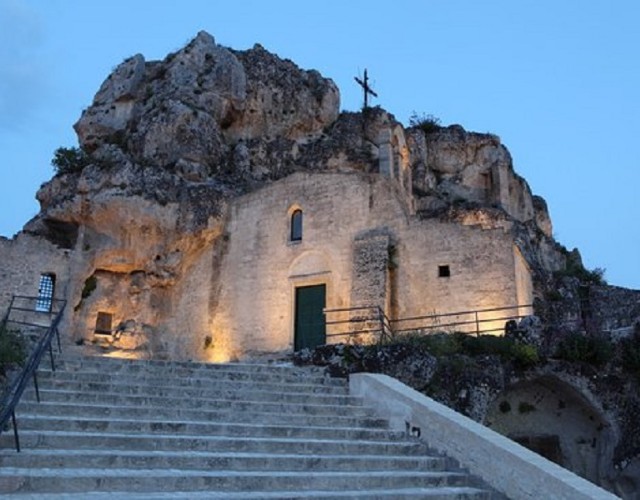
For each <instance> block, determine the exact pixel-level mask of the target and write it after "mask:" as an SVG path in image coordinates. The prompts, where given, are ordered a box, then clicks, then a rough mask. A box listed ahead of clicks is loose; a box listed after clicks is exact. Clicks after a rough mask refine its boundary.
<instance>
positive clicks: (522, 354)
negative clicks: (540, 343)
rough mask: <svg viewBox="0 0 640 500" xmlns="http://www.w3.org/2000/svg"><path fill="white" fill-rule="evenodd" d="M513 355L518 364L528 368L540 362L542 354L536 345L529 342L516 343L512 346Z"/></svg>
mask: <svg viewBox="0 0 640 500" xmlns="http://www.w3.org/2000/svg"><path fill="white" fill-rule="evenodd" d="M511 356H512V359H513V362H514V363H515V364H516V366H518V367H520V368H522V369H527V368H532V367H534V366H535V365H537V364H538V363H540V355H539V354H538V349H537V348H536V346H533V345H529V344H514V345H513V347H512V348H511Z"/></svg>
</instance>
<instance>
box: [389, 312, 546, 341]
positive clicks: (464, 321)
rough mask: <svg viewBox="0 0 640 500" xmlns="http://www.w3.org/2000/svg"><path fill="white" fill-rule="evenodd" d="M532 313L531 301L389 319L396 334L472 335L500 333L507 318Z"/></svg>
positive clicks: (517, 318)
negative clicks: (457, 333) (523, 303)
mask: <svg viewBox="0 0 640 500" xmlns="http://www.w3.org/2000/svg"><path fill="white" fill-rule="evenodd" d="M531 314H533V305H532V304H526V305H517V306H505V307H492V308H487V309H475V310H471V311H457V312H451V313H443V314H436V313H433V314H428V315H424V316H412V317H406V318H398V319H394V320H391V324H392V326H393V331H394V333H395V334H403V333H412V332H415V333H427V334H428V333H433V332H436V331H438V332H462V333H468V334H475V335H486V334H493V335H496V334H500V333H504V332H505V328H506V325H507V323H508V322H510V321H518V320H521V319H522V318H524V317H526V316H530V315H531Z"/></svg>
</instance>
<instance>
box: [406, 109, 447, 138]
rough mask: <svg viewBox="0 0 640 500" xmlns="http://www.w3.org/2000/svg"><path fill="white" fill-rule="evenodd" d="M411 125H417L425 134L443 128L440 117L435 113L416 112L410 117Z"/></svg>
mask: <svg viewBox="0 0 640 500" xmlns="http://www.w3.org/2000/svg"><path fill="white" fill-rule="evenodd" d="M409 126H410V127H417V128H419V129H420V130H422V131H423V132H424V133H425V134H432V133H433V132H437V131H438V130H440V129H441V128H442V125H440V118H437V117H435V116H433V115H425V114H422V115H418V114H417V113H416V112H414V113H413V114H412V115H411V116H410V117H409Z"/></svg>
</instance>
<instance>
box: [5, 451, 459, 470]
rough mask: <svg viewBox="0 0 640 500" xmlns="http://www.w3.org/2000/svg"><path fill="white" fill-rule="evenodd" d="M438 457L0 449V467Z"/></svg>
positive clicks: (272, 464)
mask: <svg viewBox="0 0 640 500" xmlns="http://www.w3.org/2000/svg"><path fill="white" fill-rule="evenodd" d="M448 465H449V463H448V460H447V459H446V458H444V457H439V456H430V455H419V456H403V455H389V456H384V455H348V454H343V455H329V454H317V455H300V454H285V453H279V454H269V453H249V452H247V453H222V452H210V453H207V452H194V451H162V452H159V451H139V450H48V449H25V450H23V451H22V452H20V453H16V451H15V450H0V467H4V466H11V467H19V468H24V467H46V468H82V467H90V468H103V467H115V468H120V469H124V468H132V469H208V470H242V471H250V470H253V471H258V470H263V471H266V470H273V471H287V470H289V471H310V470H313V471H358V470H369V471H393V470H403V469H410V470H423V471H427V470H428V471H439V470H445V468H446V467H447V466H448Z"/></svg>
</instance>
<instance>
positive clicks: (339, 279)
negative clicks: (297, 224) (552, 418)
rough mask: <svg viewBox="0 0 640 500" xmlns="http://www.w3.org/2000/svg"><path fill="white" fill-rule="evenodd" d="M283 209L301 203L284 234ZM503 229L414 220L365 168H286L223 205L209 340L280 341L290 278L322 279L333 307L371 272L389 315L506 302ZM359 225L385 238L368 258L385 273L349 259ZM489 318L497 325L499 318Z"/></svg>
mask: <svg viewBox="0 0 640 500" xmlns="http://www.w3.org/2000/svg"><path fill="white" fill-rule="evenodd" d="M293 209H301V210H302V212H303V234H302V239H301V240H300V241H290V238H291V228H290V220H291V214H292V211H293ZM503 226H504V224H503ZM508 229H509V227H508V226H506V227H497V228H487V227H486V224H485V226H484V227H481V226H480V225H474V224H468V225H464V224H461V223H460V222H454V221H451V222H448V221H442V220H439V219H428V220H421V219H419V218H418V217H416V216H415V215H412V214H411V211H410V207H408V206H407V205H406V197H405V196H403V194H402V192H400V191H399V190H398V185H397V183H396V182H395V181H393V180H388V179H385V178H383V177H380V176H377V175H367V174H359V173H344V174H342V173H316V174H311V173H296V174H293V175H291V176H289V177H287V178H286V179H283V180H280V181H277V182H275V183H273V184H271V185H270V186H267V187H264V188H262V189H260V190H258V191H256V192H253V193H250V194H247V195H245V196H243V197H241V198H239V199H238V200H236V201H235V202H234V204H233V205H232V208H231V213H230V219H229V223H228V226H227V231H226V234H227V235H228V251H227V252H226V254H225V257H224V259H223V262H222V265H221V276H220V281H219V283H220V286H221V290H220V295H219V300H218V302H217V305H216V308H215V309H212V311H211V314H212V320H211V332H212V333H211V335H212V338H213V345H214V349H213V351H215V350H216V346H220V351H224V352H226V353H227V356H228V357H231V358H233V357H241V356H242V355H244V354H246V353H249V352H252V351H280V350H290V349H292V347H293V317H294V316H293V315H294V292H295V288H296V287H297V286H306V285H313V284H325V285H326V286H327V307H328V308H341V307H351V306H357V305H363V304H361V303H356V302H359V301H360V300H361V299H359V297H365V296H366V294H362V293H359V292H358V293H356V292H357V291H358V287H359V286H360V285H362V283H377V285H376V286H378V285H379V288H378V289H380V290H387V292H388V294H390V295H392V297H385V298H384V300H381V302H383V303H381V304H379V305H381V306H382V307H385V308H386V310H387V312H388V313H390V312H391V311H393V312H394V314H395V313H397V315H398V316H401V317H406V316H411V315H419V314H428V313H431V312H436V313H440V314H442V313H447V312H453V311H461V310H475V309H484V308H493V307H504V306H513V305H516V304H517V303H518V300H519V299H521V298H522V297H523V296H526V293H525V292H526V290H527V287H526V283H527V279H526V278H527V273H528V271H527V269H526V266H525V265H520V267H519V268H518V269H516V263H515V261H516V260H517V259H516V258H514V250H513V239H512V237H511V234H510V232H509V230H508ZM367 233H372V234H378V233H379V234H384V235H385V238H387V241H389V250H388V252H384V255H383V256H381V255H382V254H381V253H380V252H378V249H377V247H376V249H375V252H373V250H372V251H371V255H372V256H371V259H373V260H375V259H382V258H383V257H384V267H385V268H387V267H388V268H391V267H393V269H392V273H393V279H392V280H391V278H390V276H391V274H385V272H384V271H385V270H382V271H381V270H380V269H377V268H376V265H375V262H373V265H372V266H371V267H372V269H373V270H374V271H375V272H376V273H378V274H376V275H375V276H372V275H367V276H360V274H362V273H360V271H358V269H357V268H356V269H355V271H354V262H358V266H361V263H360V260H361V259H362V255H361V253H362V252H361V251H360V250H359V249H361V247H362V245H361V244H360V243H359V242H360V238H361V235H363V234H367ZM378 239H380V238H378ZM378 239H376V241H378ZM372 248H373V247H372ZM365 251H366V247H365ZM391 252H392V253H393V258H391V257H390V255H391ZM374 254H375V255H377V256H375V255H374ZM365 257H366V256H365ZM520 264H522V263H520ZM445 266H446V268H447V269H448V274H447V275H446V276H443V275H442V274H443V271H442V268H443V267H445ZM377 267H380V266H377ZM365 270H366V266H365ZM389 272H391V271H389ZM516 274H517V275H518V276H519V280H516V279H515V278H514V277H515V276H516ZM358 280H361V281H360V282H358ZM376 280H377V281H376ZM516 281H518V283H519V284H517V283H516ZM480 319H481V320H488V319H491V317H490V316H486V315H485V316H484V317H481V318H480ZM497 323H499V325H498V326H497V328H498V329H500V330H501V329H503V328H504V321H498V322H497Z"/></svg>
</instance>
